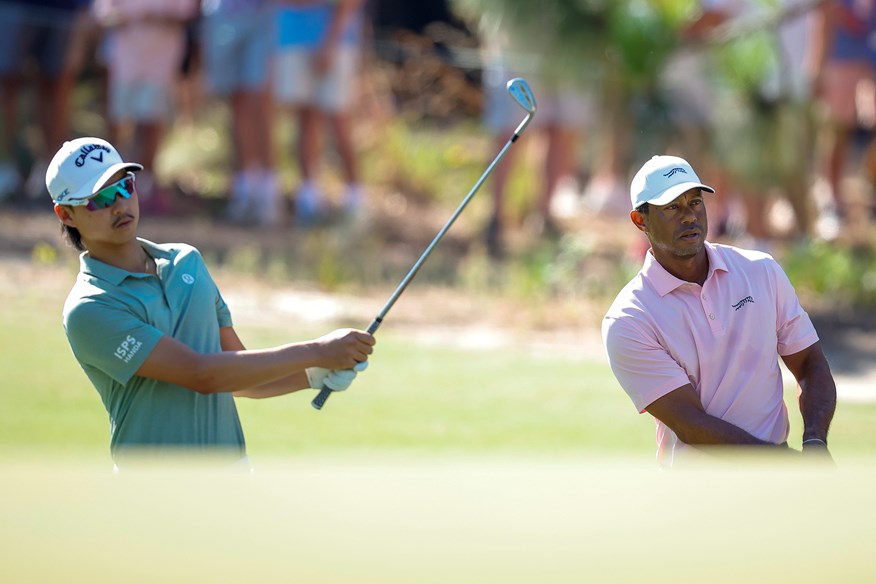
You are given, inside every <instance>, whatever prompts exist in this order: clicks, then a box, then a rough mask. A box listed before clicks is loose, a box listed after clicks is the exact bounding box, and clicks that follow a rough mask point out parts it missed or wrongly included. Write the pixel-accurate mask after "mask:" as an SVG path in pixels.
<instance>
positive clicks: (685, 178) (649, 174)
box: [630, 156, 715, 209]
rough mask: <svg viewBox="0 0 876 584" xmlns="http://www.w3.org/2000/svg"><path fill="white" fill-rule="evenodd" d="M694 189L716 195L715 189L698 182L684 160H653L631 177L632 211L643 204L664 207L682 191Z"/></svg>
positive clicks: (666, 157)
mask: <svg viewBox="0 0 876 584" xmlns="http://www.w3.org/2000/svg"><path fill="white" fill-rule="evenodd" d="M695 188H699V189H702V190H704V191H707V192H710V193H714V192H715V189H713V188H712V187H710V186H706V185H704V184H703V183H701V182H700V178H699V177H698V176H697V173H695V172H694V169H693V168H692V167H691V165H690V164H688V162H687V160H685V159H684V158H679V157H678V156H653V157H652V158H651V160H649V161H648V162H646V163H645V164H644V165H643V166H642V168H640V169H639V172H637V173H636V176H634V177H633V182H632V184H631V185H630V201H631V202H632V204H633V209H638V208H639V207H641V206H642V205H643V204H645V203H650V204H652V205H666V204H668V203H671V202H672V201H674V200H675V199H676V198H678V197H679V196H680V195H682V194H683V193H684V192H685V191H689V190H690V189H695Z"/></svg>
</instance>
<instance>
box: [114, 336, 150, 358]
mask: <svg viewBox="0 0 876 584" xmlns="http://www.w3.org/2000/svg"><path fill="white" fill-rule="evenodd" d="M142 346H143V341H138V340H137V339H135V338H134V337H132V336H131V335H128V336H127V337H126V338H125V340H124V341H122V344H121V345H119V346H118V347H117V348H116V353H115V355H116V357H117V358H118V359H120V360H121V361H124V362H125V363H128V362H129V361H130V360H131V359H133V357H134V355H136V354H137V351H139V350H140V347H142Z"/></svg>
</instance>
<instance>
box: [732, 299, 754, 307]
mask: <svg viewBox="0 0 876 584" xmlns="http://www.w3.org/2000/svg"><path fill="white" fill-rule="evenodd" d="M746 304H754V298H752V297H751V296H746V297H745V298H743V299H742V300H740V301H739V302H737V303H736V304H734V305H733V309H734V310H739V309H740V308H742V307H743V306H745V305H746Z"/></svg>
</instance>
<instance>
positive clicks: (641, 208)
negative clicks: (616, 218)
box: [636, 203, 651, 215]
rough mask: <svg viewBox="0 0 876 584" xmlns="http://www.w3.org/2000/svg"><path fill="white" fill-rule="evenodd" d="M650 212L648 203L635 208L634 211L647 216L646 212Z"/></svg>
mask: <svg viewBox="0 0 876 584" xmlns="http://www.w3.org/2000/svg"><path fill="white" fill-rule="evenodd" d="M650 210H651V208H650V206H649V205H648V203H642V204H641V205H639V206H638V207H636V211H638V212H639V213H642V214H644V215H647V214H648V211H650Z"/></svg>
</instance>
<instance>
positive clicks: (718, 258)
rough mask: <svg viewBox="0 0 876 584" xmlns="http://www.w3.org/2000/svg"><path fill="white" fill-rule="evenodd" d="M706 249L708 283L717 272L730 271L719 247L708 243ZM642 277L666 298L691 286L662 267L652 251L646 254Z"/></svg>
mask: <svg viewBox="0 0 876 584" xmlns="http://www.w3.org/2000/svg"><path fill="white" fill-rule="evenodd" d="M705 248H706V255H708V257H709V275H708V276H706V281H708V280H709V279H710V278H711V277H712V274H714V273H715V272H717V271H722V272H729V271H730V268H729V267H728V266H727V262H726V261H724V254H722V253H721V251H720V249H719V248H718V247H717V246H715V245H712V244H711V243H709V242H708V241H707V242H705ZM642 276H643V277H644V278H645V280H646V281H648V282H650V283H651V285H652V286H654V289H655V290H656V291H657V293H658V294H660V296H666V295H667V294H669V293H670V292H672V291H674V290H676V289H678V288H680V287H681V286H684V285H685V284H690V282H686V281H685V280H681V279H679V278H676V277H675V276H673V275H672V274H670V273H669V272H668V271H666V268H664V267H663V266H662V265H660V262H658V261H657V260H656V259H655V258H654V254H653V253H651V250H650V249H649V250H648V253H646V254H645V263H644V265H643V266H642Z"/></svg>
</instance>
